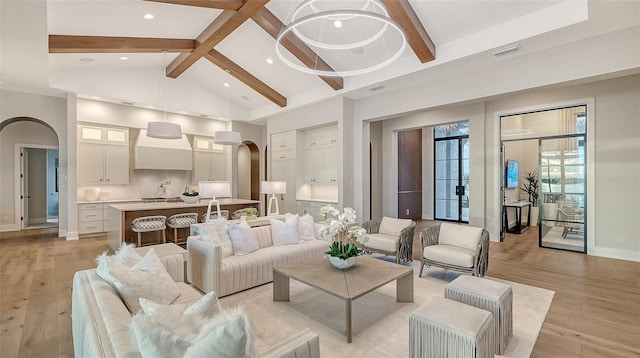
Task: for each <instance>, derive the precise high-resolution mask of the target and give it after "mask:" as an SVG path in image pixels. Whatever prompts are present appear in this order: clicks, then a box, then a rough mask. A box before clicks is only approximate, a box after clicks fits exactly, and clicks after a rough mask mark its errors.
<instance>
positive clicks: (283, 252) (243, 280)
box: [187, 224, 331, 297]
mask: <svg viewBox="0 0 640 358" xmlns="http://www.w3.org/2000/svg"><path fill="white" fill-rule="evenodd" d="M320 227H321V225H320V224H315V229H316V230H315V232H316V237H317V238H318V239H317V240H310V241H302V242H300V243H297V244H291V245H281V246H273V240H272V237H271V226H270V225H265V226H258V227H253V228H251V230H253V231H255V233H256V236H257V237H258V243H259V249H258V250H257V251H254V252H251V253H249V254H247V255H240V256H239V255H231V256H228V257H224V258H223V255H222V247H221V246H220V245H218V244H216V243H215V242H214V241H210V240H205V239H201V238H200V236H199V235H195V236H189V237H188V238H187V251H188V252H189V262H188V264H187V279H188V280H189V282H191V283H192V284H193V285H194V286H196V287H197V288H199V289H200V290H202V291H203V292H205V293H208V292H211V291H215V292H216V295H217V296H218V297H223V296H227V295H230V294H233V293H236V292H239V291H242V290H246V289H248V288H252V287H255V286H259V285H262V284H265V283H269V282H271V281H273V267H274V266H277V265H282V264H286V263H290V262H294V261H298V260H303V259H306V258H311V257H319V256H322V255H324V253H325V252H326V251H327V250H329V246H330V245H331V243H330V242H328V241H325V240H322V239H320V238H319V235H318V234H317V233H318V230H319V228H320Z"/></svg>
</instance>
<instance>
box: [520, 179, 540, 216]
mask: <svg viewBox="0 0 640 358" xmlns="http://www.w3.org/2000/svg"><path fill="white" fill-rule="evenodd" d="M522 179H523V180H524V185H523V186H522V187H520V190H522V191H524V192H525V193H527V195H528V196H529V202H530V203H531V208H530V209H529V210H531V222H530V223H529V226H538V216H539V213H540V209H538V185H539V182H538V171H537V170H533V171H525V172H522Z"/></svg>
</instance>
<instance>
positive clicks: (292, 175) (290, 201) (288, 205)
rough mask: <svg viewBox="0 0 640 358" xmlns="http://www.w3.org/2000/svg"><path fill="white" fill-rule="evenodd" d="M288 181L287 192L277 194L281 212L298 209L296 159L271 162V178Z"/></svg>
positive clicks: (291, 211)
mask: <svg viewBox="0 0 640 358" xmlns="http://www.w3.org/2000/svg"><path fill="white" fill-rule="evenodd" d="M270 180H274V181H284V182H286V183H287V193H286V194H282V195H276V197H277V198H278V209H279V211H280V214H284V213H293V212H295V211H296V161H295V160H274V161H273V162H272V163H271V179H270Z"/></svg>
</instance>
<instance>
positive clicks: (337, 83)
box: [251, 7, 344, 91]
mask: <svg viewBox="0 0 640 358" xmlns="http://www.w3.org/2000/svg"><path fill="white" fill-rule="evenodd" d="M251 19H252V20H253V21H254V22H255V23H256V24H258V26H260V27H262V29H263V30H265V31H266V32H267V33H268V34H269V35H271V37H273V38H274V39H276V38H278V34H279V33H280V30H282V28H283V27H284V24H283V23H282V22H281V21H280V19H278V18H277V17H276V16H275V15H274V14H273V13H272V12H271V11H269V10H268V9H267V8H265V7H262V8H261V9H258V10H257V11H256V12H254V13H253V15H252V16H251ZM282 45H283V46H284V47H285V48H286V49H287V50H288V51H289V52H291V54H292V55H294V56H295V57H296V58H297V59H298V60H300V62H302V63H303V64H304V65H305V66H307V67H309V68H317V69H319V70H322V71H331V72H335V71H334V70H333V68H331V66H329V64H327V63H326V62H324V60H323V59H321V58H320V56H318V55H317V54H316V53H315V52H314V51H313V50H312V49H311V48H310V47H309V46H307V45H306V44H305V43H304V42H303V41H302V40H300V38H299V37H297V36H295V35H294V34H293V33H289V34H287V35H286V36H285V37H284V39H283V40H282ZM319 77H320V78H321V79H322V80H323V81H325V82H326V83H327V84H328V85H329V86H331V88H333V89H334V90H336V91H337V90H341V89H342V88H343V87H344V83H343V82H344V81H343V79H342V77H339V76H319Z"/></svg>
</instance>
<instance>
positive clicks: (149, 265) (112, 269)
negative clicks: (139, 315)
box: [96, 249, 181, 313]
mask: <svg viewBox="0 0 640 358" xmlns="http://www.w3.org/2000/svg"><path fill="white" fill-rule="evenodd" d="M96 273H98V276H100V277H102V279H104V280H105V281H107V282H109V283H111V284H112V285H113V286H114V287H115V288H116V290H117V291H118V293H119V294H120V297H122V300H123V301H124V303H125V305H127V308H128V309H129V312H131V313H136V312H138V310H139V309H140V303H139V301H140V298H141V297H144V298H149V299H152V300H154V301H156V302H160V303H164V304H168V303H171V302H173V301H174V300H175V299H176V298H178V296H180V293H181V292H180V289H179V288H178V285H176V283H175V281H173V279H172V278H171V276H170V275H169V274H168V273H167V270H166V269H165V267H164V265H163V264H162V262H160V259H159V258H158V255H156V251H155V250H154V249H151V250H149V251H148V252H147V254H146V255H144V257H143V258H142V259H141V260H140V261H139V262H138V263H137V264H135V265H134V266H133V267H128V266H127V265H125V264H123V263H122V262H120V261H119V260H118V259H116V258H115V257H110V256H108V257H105V258H104V259H100V260H99V262H98V269H97V270H96Z"/></svg>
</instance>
